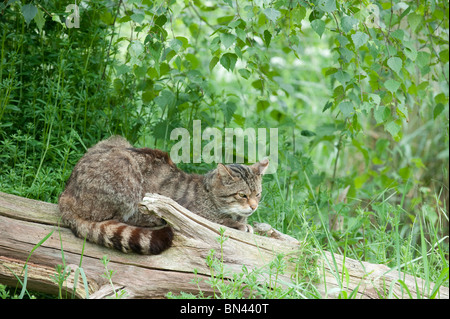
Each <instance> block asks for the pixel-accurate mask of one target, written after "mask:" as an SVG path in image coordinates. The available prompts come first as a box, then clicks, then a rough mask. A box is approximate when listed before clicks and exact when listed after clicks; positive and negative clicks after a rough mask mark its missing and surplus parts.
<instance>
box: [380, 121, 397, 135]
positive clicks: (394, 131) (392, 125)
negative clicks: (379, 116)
mask: <svg viewBox="0 0 450 319" xmlns="http://www.w3.org/2000/svg"><path fill="white" fill-rule="evenodd" d="M384 128H385V130H386V131H388V132H389V133H390V134H391V135H392V137H396V136H397V134H398V133H399V132H400V129H401V126H400V125H398V124H397V123H396V122H395V121H392V122H389V123H388V124H387V125H385V126H384Z"/></svg>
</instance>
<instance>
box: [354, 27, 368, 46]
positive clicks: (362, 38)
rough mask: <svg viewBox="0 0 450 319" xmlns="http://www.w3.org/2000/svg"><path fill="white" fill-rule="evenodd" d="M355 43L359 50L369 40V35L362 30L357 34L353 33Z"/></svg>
mask: <svg viewBox="0 0 450 319" xmlns="http://www.w3.org/2000/svg"><path fill="white" fill-rule="evenodd" d="M352 40H353V44H354V45H355V49H356V50H358V49H359V48H360V47H362V46H363V45H364V44H366V42H367V41H368V40H369V36H368V35H367V34H365V33H363V32H361V31H357V32H356V33H355V34H352Z"/></svg>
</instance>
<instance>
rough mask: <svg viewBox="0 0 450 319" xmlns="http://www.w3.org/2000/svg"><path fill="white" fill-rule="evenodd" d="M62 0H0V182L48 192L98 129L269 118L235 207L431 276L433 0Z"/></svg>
mask: <svg viewBox="0 0 450 319" xmlns="http://www.w3.org/2000/svg"><path fill="white" fill-rule="evenodd" d="M72 2H73V1H69V0H65V1H62V0H54V1H46V0H44V1H6V2H2V3H0V30H1V31H0V48H1V52H0V191H3V192H7V193H11V194H16V195H20V196H25V197H29V198H34V199H39V200H44V201H48V202H53V203H56V202H57V199H58V196H59V194H60V193H61V192H62V190H63V188H64V184H65V181H66V180H67V179H68V177H69V176H70V173H71V171H72V168H73V166H74V165H75V163H76V162H77V161H78V160H79V158H80V157H81V156H82V155H83V153H84V152H85V151H86V149H87V148H88V147H90V146H92V145H93V144H95V143H96V142H98V141H99V140H101V139H103V138H106V137H108V136H110V135H112V134H120V135H123V136H125V137H126V138H128V139H129V140H130V141H131V142H132V143H134V144H135V145H136V146H148V147H155V148H160V149H163V150H166V151H170V148H171V146H172V145H173V144H174V143H175V142H176V141H171V140H170V139H169V136H170V132H171V131H172V129H174V128H177V127H184V128H187V129H188V130H189V131H190V132H191V136H192V123H193V120H201V123H202V128H203V129H204V128H206V127H217V128H219V129H220V130H223V129H224V128H225V127H242V128H247V127H249V128H258V127H261V128H270V127H276V128H278V132H279V144H278V151H279V154H278V155H279V163H278V164H279V166H278V170H277V173H276V174H273V175H269V176H266V177H265V179H264V196H263V200H262V203H261V205H260V208H259V209H258V211H257V213H255V215H254V216H253V220H257V221H263V222H267V223H270V224H272V225H273V226H274V227H275V228H277V229H279V230H280V231H282V232H285V233H288V234H290V235H292V236H294V237H296V238H298V239H302V240H308V239H310V238H311V236H313V237H314V239H315V242H316V243H320V245H322V246H323V247H324V248H325V249H329V250H333V251H335V252H339V253H341V254H345V255H346V256H349V257H352V258H357V259H360V260H365V261H369V262H374V263H382V264H386V265H388V266H390V267H398V268H400V269H402V270H404V271H407V272H409V273H411V274H413V275H417V276H420V277H422V278H426V279H429V280H437V278H438V277H439V278H446V280H444V284H446V285H448V233H449V232H448V208H449V207H448V202H449V198H448V194H449V190H448V184H449V178H448V160H449V154H448V152H449V144H448V142H449V124H448V123H449V121H448V116H449V112H448V96H449V90H448V84H449V80H448V79H449V71H448V68H449V49H448V34H449V24H448V19H449V4H448V1H437V0H430V1H402V2H401V1H398V0H392V1H374V2H369V1H340V0H315V1H302V0H295V1H294V0H278V1H268V0H254V1H235V0H233V1H231V0H227V1H200V0H193V1H189V0H184V1H180V0H178V1H175V0H171V1H161V0H157V1H151V0H143V1H140V0H139V1H138V0H129V1H122V0H120V1H106V0H92V1H78V5H79V14H80V19H79V28H67V27H66V25H65V23H64V22H65V20H66V18H67V17H68V16H69V15H70V14H73V11H72V12H70V10H68V11H69V12H65V11H66V7H67V6H68V5H69V4H71V3H72ZM69 20H71V19H69ZM71 21H73V20H71ZM268 142H269V141H268ZM205 143H206V142H205ZM180 166H181V167H182V168H183V169H185V170H188V171H193V172H199V173H203V172H205V171H207V170H208V169H211V168H212V165H208V164H204V163H202V164H180Z"/></svg>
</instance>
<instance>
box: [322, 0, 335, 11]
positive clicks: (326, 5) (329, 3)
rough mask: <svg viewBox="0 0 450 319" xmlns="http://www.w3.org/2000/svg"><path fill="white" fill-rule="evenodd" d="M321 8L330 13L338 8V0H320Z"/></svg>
mask: <svg viewBox="0 0 450 319" xmlns="http://www.w3.org/2000/svg"><path fill="white" fill-rule="evenodd" d="M319 9H320V10H322V11H325V12H328V13H331V12H333V11H334V10H336V0H319Z"/></svg>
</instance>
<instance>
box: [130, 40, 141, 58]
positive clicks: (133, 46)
mask: <svg viewBox="0 0 450 319" xmlns="http://www.w3.org/2000/svg"><path fill="white" fill-rule="evenodd" d="M143 52H144V45H143V44H142V43H141V41H139V40H134V41H131V43H130V46H129V47H128V53H130V55H131V56H132V57H138V56H139V55H141V54H142V53H143Z"/></svg>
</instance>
